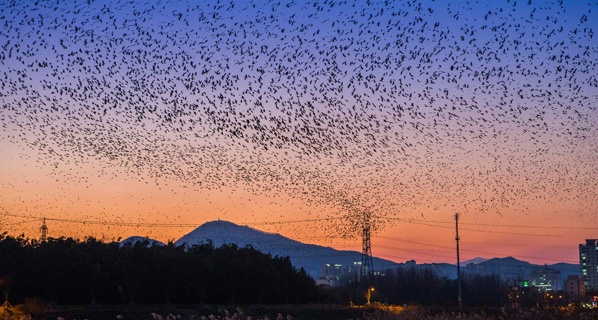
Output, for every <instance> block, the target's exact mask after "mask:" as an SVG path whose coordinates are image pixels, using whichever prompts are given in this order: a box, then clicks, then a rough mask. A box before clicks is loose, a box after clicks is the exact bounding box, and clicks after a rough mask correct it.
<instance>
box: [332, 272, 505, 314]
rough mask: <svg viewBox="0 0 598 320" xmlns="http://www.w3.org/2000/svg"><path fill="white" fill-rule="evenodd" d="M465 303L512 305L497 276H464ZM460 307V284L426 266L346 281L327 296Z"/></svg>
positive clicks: (347, 300) (345, 300)
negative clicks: (369, 296) (367, 295)
mask: <svg viewBox="0 0 598 320" xmlns="http://www.w3.org/2000/svg"><path fill="white" fill-rule="evenodd" d="M461 287H462V301H463V305H464V306H468V307H497V306H504V305H505V304H507V303H508V295H507V293H506V289H505V286H504V283H503V282H502V281H501V279H500V277H499V276H497V275H463V276H462V279H461ZM368 288H370V289H373V290H371V291H370V293H371V302H372V303H374V302H376V303H382V304H393V305H404V304H407V305H422V306H443V307H444V306H456V305H457V293H458V283H457V280H456V279H450V278H448V277H446V276H442V275H439V274H438V273H437V272H436V271H435V270H433V269H430V268H426V267H415V266H409V267H406V266H400V267H397V268H393V269H387V270H385V271H384V272H382V273H380V274H376V275H372V276H370V277H368V278H366V279H357V278H355V277H354V278H346V279H344V281H343V283H342V285H341V286H340V287H339V288H333V289H331V290H330V292H329V294H328V295H326V300H327V302H330V303H343V304H344V303H354V304H365V303H366V293H367V292H368Z"/></svg>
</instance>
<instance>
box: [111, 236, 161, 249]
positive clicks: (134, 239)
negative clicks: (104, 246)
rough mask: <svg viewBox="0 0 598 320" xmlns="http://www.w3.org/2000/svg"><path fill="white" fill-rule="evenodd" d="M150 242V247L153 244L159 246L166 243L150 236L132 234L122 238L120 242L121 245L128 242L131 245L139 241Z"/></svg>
mask: <svg viewBox="0 0 598 320" xmlns="http://www.w3.org/2000/svg"><path fill="white" fill-rule="evenodd" d="M145 241H147V242H148V245H147V246H148V247H151V246H153V245H157V246H164V245H165V244H164V243H163V242H160V241H158V240H154V239H151V238H148V237H139V236H132V237H128V238H126V239H124V240H122V241H121V242H119V245H120V246H121V247H123V246H126V245H127V244H131V245H135V244H136V243H137V242H145Z"/></svg>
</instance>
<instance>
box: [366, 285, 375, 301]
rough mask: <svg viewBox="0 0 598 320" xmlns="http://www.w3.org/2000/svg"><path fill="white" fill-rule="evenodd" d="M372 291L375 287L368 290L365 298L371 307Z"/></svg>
mask: <svg viewBox="0 0 598 320" xmlns="http://www.w3.org/2000/svg"><path fill="white" fill-rule="evenodd" d="M372 291H374V288H373V287H370V288H368V293H367V294H366V295H365V298H366V300H367V303H366V306H369V305H371V303H370V299H371V298H372Z"/></svg>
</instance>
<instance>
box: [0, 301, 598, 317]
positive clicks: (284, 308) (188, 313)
mask: <svg viewBox="0 0 598 320" xmlns="http://www.w3.org/2000/svg"><path fill="white" fill-rule="evenodd" d="M0 319H11V320H12V319H15V320H17V319H18V320H36V319H58V320H62V319H64V320H71V319H81V320H82V319H89V320H114V319H117V320H118V319H148V320H175V319H181V320H202V319H210V320H216V319H218V320H249V319H252V320H267V319H269V320H274V319H277V320H293V319H294V320H300V319H309V320H312V319H313V320H319V319H322V320H324V319H325V320H349V319H351V320H449V319H460V320H482V319H490V320H505V319H515V320H528V319H529V320H532V319H555V320H556V319H571V320H577V319H578V320H586V319H588V320H589V319H598V310H596V309H594V310H587V309H564V308H561V309H508V308H483V309H469V308H462V309H456V308H431V307H415V306H408V307H385V306H381V305H379V306H377V307H370V308H363V307H362V308H359V307H348V306H338V305H276V306H241V307H218V306H166V305H153V306H148V305H144V306H129V305H117V306H91V305H88V306H54V307H52V308H46V307H43V308H40V307H35V306H28V307H25V306H22V305H20V306H16V307H14V308H0Z"/></svg>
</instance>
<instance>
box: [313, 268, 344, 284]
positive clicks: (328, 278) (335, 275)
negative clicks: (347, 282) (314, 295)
mask: <svg viewBox="0 0 598 320" xmlns="http://www.w3.org/2000/svg"><path fill="white" fill-rule="evenodd" d="M345 274H346V268H343V265H342V264H330V263H327V264H325V265H324V267H323V268H322V275H321V276H320V279H319V281H317V283H318V284H327V285H329V286H331V287H338V286H340V284H341V280H342V279H343V278H344V277H345Z"/></svg>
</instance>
